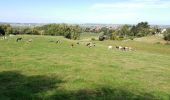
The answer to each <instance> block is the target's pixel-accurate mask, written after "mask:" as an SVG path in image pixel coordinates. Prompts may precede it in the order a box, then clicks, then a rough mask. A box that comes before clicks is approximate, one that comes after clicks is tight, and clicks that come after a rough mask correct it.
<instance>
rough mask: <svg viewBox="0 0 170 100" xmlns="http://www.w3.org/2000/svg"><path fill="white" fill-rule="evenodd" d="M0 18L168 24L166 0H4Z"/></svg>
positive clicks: (38, 21)
mask: <svg viewBox="0 0 170 100" xmlns="http://www.w3.org/2000/svg"><path fill="white" fill-rule="evenodd" d="M0 9H1V10H2V15H0V22H4V23H68V24H73V23H74V24H88V23H94V24H137V23H138V22H142V21H147V22H148V23H149V24H151V25H170V24H169V23H170V20H169V18H170V14H169V13H168V10H169V9H170V1H168V0H105V1H103V0H92V1H87V0H86V1H80V0H72V1H69V0H63V1H55V0H48V1H45V0H36V1H35V0H29V1H23V0H5V1H1V6H0Z"/></svg>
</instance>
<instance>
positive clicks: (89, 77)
mask: <svg viewBox="0 0 170 100" xmlns="http://www.w3.org/2000/svg"><path fill="white" fill-rule="evenodd" d="M96 36H97V35H94V36H93V35H92V36H91V35H90V36H85V35H84V36H83V37H82V38H81V40H79V41H80V45H76V42H77V41H73V40H67V39H64V38H63V37H52V36H27V35H23V36H14V37H11V38H9V39H8V40H0V100H170V45H162V44H155V43H149V42H144V41H104V42H99V41H94V42H95V43H96V47H94V48H88V47H86V46H85V43H86V42H87V41H90V39H91V38H92V37H96ZM17 37H23V41H20V42H18V43H17V42H16V38H17ZM29 39H33V41H32V42H30V43H28V42H26V41H27V40H29ZM57 40H61V43H60V44H56V43H55V41H57ZM53 41H54V42H53ZM72 43H74V44H75V47H74V48H71V44H72ZM108 45H113V46H115V45H122V46H130V47H132V48H133V49H134V51H119V50H116V49H113V50H108V49H107V47H108Z"/></svg>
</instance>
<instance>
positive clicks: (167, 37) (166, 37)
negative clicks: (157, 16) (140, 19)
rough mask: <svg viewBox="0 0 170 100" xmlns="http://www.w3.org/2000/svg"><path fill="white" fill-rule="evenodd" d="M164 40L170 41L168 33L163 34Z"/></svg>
mask: <svg viewBox="0 0 170 100" xmlns="http://www.w3.org/2000/svg"><path fill="white" fill-rule="evenodd" d="M164 39H165V40H166V41H170V33H165V34H164Z"/></svg>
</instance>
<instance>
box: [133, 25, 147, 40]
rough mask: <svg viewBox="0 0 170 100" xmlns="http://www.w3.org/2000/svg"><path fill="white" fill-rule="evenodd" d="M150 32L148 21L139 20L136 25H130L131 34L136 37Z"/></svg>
mask: <svg viewBox="0 0 170 100" xmlns="http://www.w3.org/2000/svg"><path fill="white" fill-rule="evenodd" d="M149 33H150V25H149V24H148V22H140V23H138V24H137V25H136V26H132V28H131V34H133V35H134V36H137V37H143V36H146V35H148V34H149Z"/></svg>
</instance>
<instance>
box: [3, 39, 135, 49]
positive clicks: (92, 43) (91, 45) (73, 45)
mask: <svg viewBox="0 0 170 100" xmlns="http://www.w3.org/2000/svg"><path fill="white" fill-rule="evenodd" d="M2 39H3V40H5V39H7V38H6V37H3V38H2ZM22 40H23V38H22V37H19V38H17V39H16V42H19V41H22ZM32 41H33V39H29V40H27V42H32ZM49 42H55V43H56V44H59V43H61V40H57V41H49ZM80 44H81V43H80V42H77V43H72V44H71V48H74V47H75V46H76V45H80ZM85 46H87V47H88V48H93V47H96V43H94V42H87V43H85ZM113 48H114V47H113V46H112V45H109V46H108V50H112V49H113ZM115 49H118V50H122V51H132V50H133V49H132V48H131V47H126V46H115Z"/></svg>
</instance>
